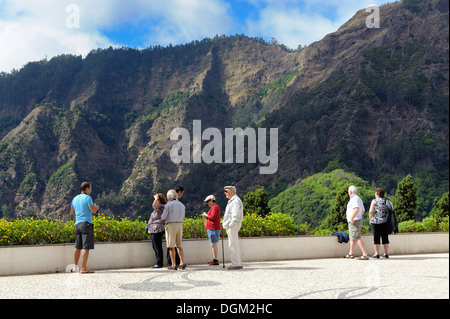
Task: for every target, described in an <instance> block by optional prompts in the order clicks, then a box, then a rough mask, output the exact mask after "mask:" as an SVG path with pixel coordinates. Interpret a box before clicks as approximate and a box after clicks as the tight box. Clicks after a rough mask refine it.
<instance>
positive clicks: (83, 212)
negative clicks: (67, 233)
mask: <svg viewBox="0 0 450 319" xmlns="http://www.w3.org/2000/svg"><path fill="white" fill-rule="evenodd" d="M91 192H92V185H91V183H88V182H83V183H82V184H81V194H80V195H77V196H76V197H75V198H74V199H73V200H72V205H71V206H70V215H75V252H74V256H73V259H74V267H73V268H72V272H75V271H76V270H77V268H78V260H79V259H80V255H81V268H80V273H81V274H85V273H93V271H92V270H88V269H87V268H86V264H87V260H88V257H89V250H90V249H94V225H93V224H92V214H95V213H97V212H98V210H99V207H98V205H96V204H94V202H93V201H92V198H91V196H90V195H91Z"/></svg>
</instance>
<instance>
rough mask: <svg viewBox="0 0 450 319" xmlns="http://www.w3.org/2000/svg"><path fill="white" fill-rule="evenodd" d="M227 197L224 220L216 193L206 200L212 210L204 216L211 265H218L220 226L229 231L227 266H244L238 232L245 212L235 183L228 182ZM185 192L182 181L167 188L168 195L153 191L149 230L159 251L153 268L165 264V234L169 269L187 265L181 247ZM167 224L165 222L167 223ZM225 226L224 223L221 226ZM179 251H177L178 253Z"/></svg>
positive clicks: (155, 247)
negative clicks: (169, 188) (210, 249)
mask: <svg viewBox="0 0 450 319" xmlns="http://www.w3.org/2000/svg"><path fill="white" fill-rule="evenodd" d="M224 191H225V197H226V198H227V199H228V204H227V207H226V209H225V215H224V218H223V221H222V223H221V221H220V207H219V205H217V203H216V197H215V196H214V195H209V196H207V197H206V198H205V200H204V202H205V203H206V204H207V205H208V206H209V207H210V209H209V211H208V212H207V213H206V212H203V213H202V214H201V216H203V217H205V218H206V232H207V234H208V238H209V242H210V244H211V248H212V255H213V259H212V260H211V261H210V262H209V263H208V264H209V265H219V259H218V242H219V239H220V234H221V228H222V227H223V228H224V229H225V230H226V231H227V234H228V245H229V249H230V260H231V265H230V266H229V267H228V269H241V268H242V259H241V252H240V245H239V237H238V233H239V230H240V228H241V224H242V219H243V215H244V211H243V205H242V201H241V199H240V198H239V197H238V196H237V194H236V188H235V187H234V186H225V187H224ZM183 194H184V188H183V187H182V186H180V185H178V186H177V187H175V189H173V190H169V191H168V192H167V200H166V197H165V196H164V195H163V194H161V193H158V194H156V195H154V202H153V209H154V211H153V212H152V214H151V215H150V219H149V221H148V224H147V232H148V233H149V234H151V237H152V247H153V250H154V251H155V255H156V264H155V265H154V266H153V267H152V268H162V267H163V262H164V253H163V248H162V239H163V236H164V235H165V236H166V245H167V248H168V250H169V253H168V254H169V256H168V258H167V260H168V265H169V266H168V269H170V270H177V269H179V268H180V269H185V268H186V264H185V262H184V253H183V248H182V238H183V220H184V218H185V206H184V205H183V203H181V202H180V201H179V199H180V198H181V197H182V196H183ZM164 225H166V226H164ZM221 226H222V227H221ZM177 253H178V254H177ZM178 259H179V263H178V262H177V261H178Z"/></svg>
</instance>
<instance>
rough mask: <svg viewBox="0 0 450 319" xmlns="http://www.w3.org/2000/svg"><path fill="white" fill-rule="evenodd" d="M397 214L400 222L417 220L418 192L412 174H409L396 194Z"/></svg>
mask: <svg viewBox="0 0 450 319" xmlns="http://www.w3.org/2000/svg"><path fill="white" fill-rule="evenodd" d="M394 206H395V207H394V209H395V213H396V215H397V220H398V221H399V222H402V221H405V220H411V219H415V217H416V208H417V190H416V186H415V185H414V181H413V178H412V176H411V174H408V176H406V177H405V178H404V179H403V180H402V181H401V182H400V183H399V184H398V186H397V192H396V194H395V205H394Z"/></svg>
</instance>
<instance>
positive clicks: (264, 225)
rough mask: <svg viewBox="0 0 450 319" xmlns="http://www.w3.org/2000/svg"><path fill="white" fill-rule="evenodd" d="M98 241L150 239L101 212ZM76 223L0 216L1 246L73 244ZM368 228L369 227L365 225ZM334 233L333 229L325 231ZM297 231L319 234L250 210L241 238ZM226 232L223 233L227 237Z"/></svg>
mask: <svg viewBox="0 0 450 319" xmlns="http://www.w3.org/2000/svg"><path fill="white" fill-rule="evenodd" d="M93 223H94V225H95V226H94V232H95V240H96V241H97V242H122V241H141V240H149V239H150V235H149V234H146V233H145V231H144V228H145V225H146V222H144V221H139V220H130V219H128V218H121V219H120V220H117V219H116V218H115V217H114V216H112V215H110V216H105V215H99V216H95V217H94V218H93ZM74 228H75V227H74V222H73V221H62V220H58V219H56V220H55V219H50V218H47V217H40V218H33V217H31V218H23V219H16V220H14V221H9V220H6V219H0V246H12V245H46V244H61V243H73V242H74V241H75V234H74ZM366 228H367V229H368V227H366ZM399 231H400V232H433V231H442V232H448V216H447V217H445V218H442V220H439V221H437V220H436V219H434V218H433V217H427V218H425V219H424V220H423V221H422V222H415V221H405V222H401V223H399ZM326 233H327V234H328V233H331V231H327V232H326ZM297 234H303V235H304V234H308V235H309V234H317V232H316V231H315V230H311V229H310V226H309V225H308V224H302V225H299V226H297V225H294V220H293V217H292V216H290V215H286V214H283V213H269V214H268V215H267V216H265V217H261V216H260V215H257V214H255V213H247V214H245V216H244V219H243V221H242V227H241V230H240V232H239V236H240V237H257V236H293V235H297ZM226 235H227V234H226V232H225V231H224V236H226ZM183 238H185V239H191V238H207V234H206V230H205V219H204V218H194V219H190V218H186V219H185V220H184V222H183Z"/></svg>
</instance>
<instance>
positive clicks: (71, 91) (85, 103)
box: [0, 0, 449, 218]
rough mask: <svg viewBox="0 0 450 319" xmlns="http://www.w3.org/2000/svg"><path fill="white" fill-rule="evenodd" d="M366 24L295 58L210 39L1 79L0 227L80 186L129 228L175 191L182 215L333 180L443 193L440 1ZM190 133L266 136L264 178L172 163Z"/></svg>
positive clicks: (99, 54) (359, 22) (252, 168)
mask: <svg viewBox="0 0 450 319" xmlns="http://www.w3.org/2000/svg"><path fill="white" fill-rule="evenodd" d="M367 15H368V13H366V12H365V10H360V11H358V12H357V13H356V14H355V16H354V17H353V18H352V19H350V20H349V21H348V22H347V23H345V24H344V25H343V26H342V27H341V28H339V30H337V31H336V32H334V33H332V34H329V35H327V36H326V37H325V38H324V39H322V40H320V41H318V42H315V43H313V44H311V45H310V46H308V47H307V48H305V49H304V50H302V51H300V52H298V51H289V50H285V49H284V48H283V47H280V46H275V45H269V44H267V43H265V42H264V41H262V40H260V39H251V38H248V37H246V36H243V35H236V36H230V37H226V36H221V37H219V36H216V37H215V38H214V39H204V40H202V41H193V42H192V43H189V44H186V45H180V46H169V47H167V48H162V47H152V48H149V49H147V50H133V49H127V48H123V49H112V48H109V49H104V50H102V49H99V50H95V51H93V52H91V53H90V54H89V55H88V56H87V57H85V58H82V57H77V56H71V55H63V56H59V57H56V58H53V59H51V60H50V61H40V62H33V63H29V64H27V65H26V66H25V67H24V68H23V69H21V70H20V71H16V72H13V73H12V74H2V75H1V76H0V138H1V142H0V197H1V205H0V206H1V209H2V215H3V216H11V217H12V216H16V215H18V214H24V215H40V214H45V215H48V216H53V217H58V216H64V215H66V214H67V212H68V207H69V206H70V200H71V198H72V196H74V195H75V194H76V193H77V192H78V185H79V184H80V183H81V181H84V180H88V181H92V182H93V183H94V194H95V195H94V199H96V201H97V202H99V203H100V204H101V205H102V206H103V207H104V209H105V210H108V211H111V212H114V213H115V214H117V215H120V214H123V215H127V216H134V217H139V216H141V217H142V218H147V217H148V216H147V215H148V214H149V211H150V210H151V202H152V194H153V193H155V192H163V193H165V192H166V191H167V189H168V188H171V187H173V186H174V185H176V184H178V183H180V184H182V185H183V186H185V188H186V189H187V192H186V196H185V202H186V205H187V206H188V209H189V210H190V211H197V210H199V209H200V208H202V209H203V207H202V200H203V198H204V197H205V196H206V195H208V194H210V193H214V194H216V195H218V197H219V196H220V195H221V191H222V186H223V185H225V184H235V185H237V186H238V189H239V190H240V191H241V193H243V192H245V191H246V190H249V189H252V188H254V187H255V186H256V185H264V186H265V187H266V189H268V191H269V194H270V195H271V196H276V195H277V194H278V193H279V192H281V191H283V190H285V189H286V188H288V187H289V186H290V185H293V184H295V183H296V181H297V180H298V179H301V178H306V177H308V176H310V175H312V174H315V173H317V172H321V171H323V170H328V171H330V170H332V169H334V168H344V169H347V170H349V171H354V172H356V173H357V174H358V175H359V176H361V177H363V178H365V179H366V180H372V181H376V183H377V184H380V185H384V186H385V187H386V188H387V189H388V190H390V189H392V188H393V187H395V185H396V182H397V181H398V179H399V178H402V177H404V176H405V175H406V174H408V173H416V175H417V176H418V177H419V178H421V179H422V180H423V188H424V189H429V190H428V192H430V194H426V195H427V196H432V194H431V193H432V192H434V191H436V192H439V191H440V190H441V189H445V188H447V189H448V83H449V82H448V1H442V0H439V1H438V0H433V1H402V2H396V3H393V4H389V5H385V6H382V7H381V8H380V17H381V21H380V28H379V29H369V28H367V26H366V25H365V21H366V18H367ZM194 120H201V121H202V127H203V128H204V129H206V128H208V127H211V128H217V129H219V130H220V132H222V133H223V132H224V130H225V129H226V128H236V127H242V128H245V127H253V128H268V129H269V128H278V129H279V167H278V171H277V173H276V174H272V175H261V174H259V164H258V163H248V164H237V163H234V164H223V163H217V164H214V163H213V164H206V163H201V164H194V163H187V164H184V163H180V164H174V163H173V162H172V161H171V160H170V149H171V147H172V146H173V145H174V143H175V142H174V141H171V140H170V138H169V136H170V133H171V132H172V130H173V129H175V128H177V127H182V128H186V129H187V130H188V131H190V132H192V125H193V121H194ZM206 143H207V142H204V144H203V146H204V145H205V144H206ZM427 176H428V177H429V178H428V180H427ZM431 186H432V187H431ZM223 203H224V199H220V204H223Z"/></svg>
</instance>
